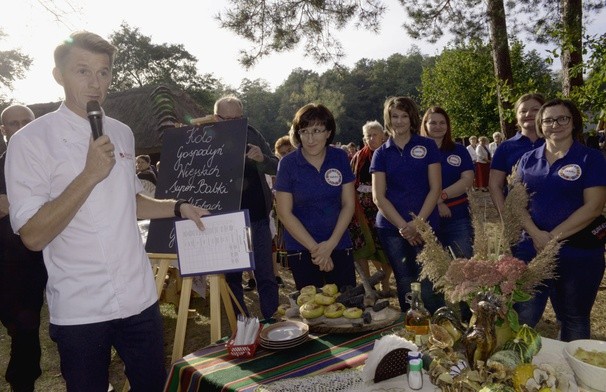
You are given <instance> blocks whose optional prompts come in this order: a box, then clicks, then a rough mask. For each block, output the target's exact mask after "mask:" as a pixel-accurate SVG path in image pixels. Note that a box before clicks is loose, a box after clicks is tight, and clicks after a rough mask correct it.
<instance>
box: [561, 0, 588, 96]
mask: <svg viewBox="0 0 606 392" xmlns="http://www.w3.org/2000/svg"><path fill="white" fill-rule="evenodd" d="M560 6H561V9H562V27H563V32H562V38H561V42H562V44H561V48H562V94H564V96H565V97H568V96H570V92H571V91H572V90H573V89H574V88H575V87H580V86H582V85H583V72H582V68H581V65H582V63H583V1H582V0H561V3H560Z"/></svg>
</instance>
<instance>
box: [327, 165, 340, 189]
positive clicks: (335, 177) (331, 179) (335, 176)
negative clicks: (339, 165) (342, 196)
mask: <svg viewBox="0 0 606 392" xmlns="http://www.w3.org/2000/svg"><path fill="white" fill-rule="evenodd" d="M324 179H325V180H326V182H327V183H328V185H332V186H339V185H341V183H342V182H343V175H341V172H340V171H339V170H338V169H328V170H326V173H324Z"/></svg>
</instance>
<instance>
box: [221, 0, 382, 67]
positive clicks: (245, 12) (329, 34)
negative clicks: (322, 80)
mask: <svg viewBox="0 0 606 392" xmlns="http://www.w3.org/2000/svg"><path fill="white" fill-rule="evenodd" d="M229 2H230V3H231V6H230V7H229V8H228V9H226V10H225V11H224V12H223V13H222V14H220V15H217V16H216V18H217V20H218V21H219V23H220V24H221V27H222V28H226V29H229V30H232V31H233V32H235V33H236V34H238V35H240V36H241V37H244V38H245V39H247V40H248V41H250V42H251V43H252V48H251V49H250V50H248V51H241V58H240V62H241V63H242V65H244V66H245V67H250V66H252V65H254V64H255V63H256V62H257V61H258V60H259V59H260V58H262V57H263V56H266V55H268V54H270V53H272V52H277V53H279V52H285V51H289V50H291V49H293V48H295V47H296V46H297V45H299V44H300V43H301V42H302V41H303V42H304V47H305V51H306V52H307V53H308V55H310V56H311V57H313V58H314V59H316V60H317V61H319V62H321V63H326V62H329V61H331V60H337V59H339V58H341V57H343V55H344V53H343V48H342V47H341V44H340V42H339V41H338V40H337V39H336V38H335V37H334V35H333V34H334V30H339V29H341V28H343V27H344V26H345V25H346V24H347V23H348V22H349V21H351V20H355V23H356V26H359V27H363V28H364V29H366V30H371V31H375V32H376V31H378V29H379V26H380V23H379V22H380V18H381V16H382V15H383V13H384V12H385V9H386V7H385V6H384V5H383V1H381V0H364V1H358V0H309V1H299V0H229Z"/></svg>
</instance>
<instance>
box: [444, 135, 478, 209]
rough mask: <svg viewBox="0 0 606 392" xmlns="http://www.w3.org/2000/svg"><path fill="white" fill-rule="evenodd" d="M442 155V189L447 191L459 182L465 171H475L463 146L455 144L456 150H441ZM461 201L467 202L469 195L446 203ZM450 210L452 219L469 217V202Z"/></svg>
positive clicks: (463, 195) (451, 199)
mask: <svg viewBox="0 0 606 392" xmlns="http://www.w3.org/2000/svg"><path fill="white" fill-rule="evenodd" d="M440 154H441V156H442V160H441V164H442V189H446V188H448V187H449V186H451V185H452V184H454V183H455V182H457V181H459V180H460V179H461V173H463V172H464V171H467V170H471V171H473V169H474V167H473V161H472V160H471V156H470V155H469V151H467V148H465V146H463V145H461V144H458V143H455V148H454V150H451V151H442V150H440ZM461 199H465V200H467V194H462V195H460V196H457V197H453V198H450V199H448V200H446V201H445V203H447V204H448V203H453V202H454V203H456V202H457V201H460V200H461ZM449 208H450V212H451V214H452V218H461V217H465V216H469V202H468V201H465V202H462V203H461V204H456V205H454V206H452V207H449Z"/></svg>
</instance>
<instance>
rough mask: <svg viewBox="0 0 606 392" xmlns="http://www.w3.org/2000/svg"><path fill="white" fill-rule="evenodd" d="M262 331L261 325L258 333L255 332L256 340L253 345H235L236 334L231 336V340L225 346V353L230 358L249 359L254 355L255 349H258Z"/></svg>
mask: <svg viewBox="0 0 606 392" xmlns="http://www.w3.org/2000/svg"><path fill="white" fill-rule="evenodd" d="M262 330H263V324H259V331H258V332H257V338H256V339H255V342H254V343H253V344H243V345H236V344H234V341H235V339H236V332H237V331H234V333H233V334H232V335H231V338H230V339H229V340H228V341H227V343H226V344H225V347H227V353H228V354H229V356H230V357H232V358H251V357H253V356H254V355H255V352H256V351H257V347H259V339H260V336H261V331H262Z"/></svg>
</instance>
